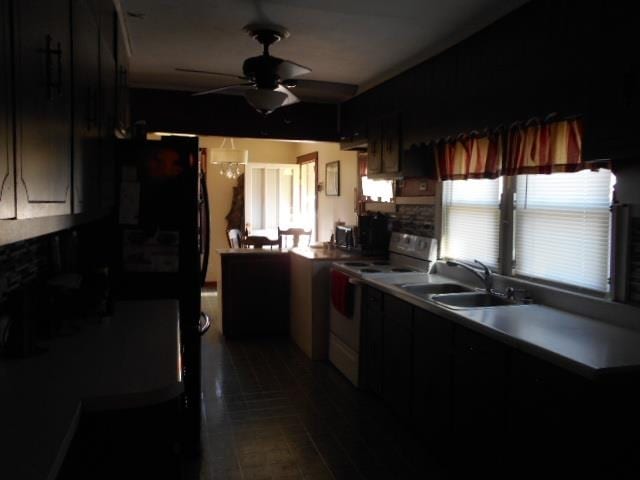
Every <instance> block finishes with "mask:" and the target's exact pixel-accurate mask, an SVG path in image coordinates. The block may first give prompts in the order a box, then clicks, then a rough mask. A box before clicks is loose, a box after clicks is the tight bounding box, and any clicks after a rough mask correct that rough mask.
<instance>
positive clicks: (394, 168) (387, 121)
mask: <svg viewBox="0 0 640 480" xmlns="http://www.w3.org/2000/svg"><path fill="white" fill-rule="evenodd" d="M382 171H383V172H384V173H392V174H393V173H400V116H399V115H397V114H392V115H387V116H386V117H385V118H384V119H383V121H382Z"/></svg>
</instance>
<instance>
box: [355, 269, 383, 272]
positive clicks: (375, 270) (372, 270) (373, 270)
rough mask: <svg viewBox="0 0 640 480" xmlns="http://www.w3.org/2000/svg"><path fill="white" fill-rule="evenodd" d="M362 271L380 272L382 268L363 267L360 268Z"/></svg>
mask: <svg viewBox="0 0 640 480" xmlns="http://www.w3.org/2000/svg"><path fill="white" fill-rule="evenodd" d="M360 271H361V272H362V273H380V272H382V270H378V269H377V268H363V269H361V270H360Z"/></svg>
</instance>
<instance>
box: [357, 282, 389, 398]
mask: <svg viewBox="0 0 640 480" xmlns="http://www.w3.org/2000/svg"><path fill="white" fill-rule="evenodd" d="M383 299H384V295H383V294H382V293H381V292H379V291H378V290H375V289H373V288H370V287H365V291H364V304H365V305H366V307H365V308H364V309H363V315H364V318H363V321H362V323H361V325H360V328H361V336H362V338H361V341H360V369H359V370H360V385H361V386H362V388H363V389H364V390H368V391H370V392H373V393H375V394H376V395H378V396H382V388H383V385H382V383H383V367H384V357H383V348H384V346H383V341H384V330H383V323H384V318H383V314H384V311H383V307H384V305H383Z"/></svg>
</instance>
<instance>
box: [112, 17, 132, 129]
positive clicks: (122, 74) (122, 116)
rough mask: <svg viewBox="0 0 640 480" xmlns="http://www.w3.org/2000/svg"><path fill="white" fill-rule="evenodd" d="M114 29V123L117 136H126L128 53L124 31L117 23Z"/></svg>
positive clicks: (129, 120) (129, 112)
mask: <svg viewBox="0 0 640 480" xmlns="http://www.w3.org/2000/svg"><path fill="white" fill-rule="evenodd" d="M117 27H118V28H117V29H116V33H117V34H116V44H117V45H116V66H117V77H116V125H115V129H116V130H115V131H116V135H117V136H118V138H127V137H128V136H129V134H130V131H131V111H130V109H129V55H128V53H127V48H126V45H125V41H126V40H125V38H124V35H125V34H124V32H123V31H122V29H121V27H120V23H117Z"/></svg>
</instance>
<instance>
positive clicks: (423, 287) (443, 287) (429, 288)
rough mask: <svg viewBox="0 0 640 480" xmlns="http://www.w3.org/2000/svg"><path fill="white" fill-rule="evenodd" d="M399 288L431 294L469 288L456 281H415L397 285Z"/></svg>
mask: <svg viewBox="0 0 640 480" xmlns="http://www.w3.org/2000/svg"><path fill="white" fill-rule="evenodd" d="M399 287H400V288H401V289H403V290H404V291H406V292H408V293H412V294H414V295H433V294H436V293H458V292H470V291H471V289H470V288H467V287H464V286H462V285H458V284H457V283H419V284H418V283H416V284H410V283H409V284H405V285H399Z"/></svg>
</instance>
